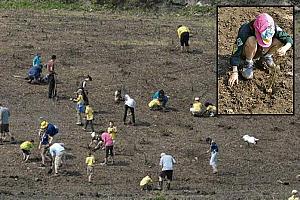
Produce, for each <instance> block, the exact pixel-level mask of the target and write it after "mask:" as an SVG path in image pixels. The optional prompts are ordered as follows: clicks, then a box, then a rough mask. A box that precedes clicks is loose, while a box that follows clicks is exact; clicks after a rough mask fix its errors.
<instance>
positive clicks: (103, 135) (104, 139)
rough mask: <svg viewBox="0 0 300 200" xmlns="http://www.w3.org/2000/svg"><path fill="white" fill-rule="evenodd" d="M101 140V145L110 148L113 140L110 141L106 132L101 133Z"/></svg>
mask: <svg viewBox="0 0 300 200" xmlns="http://www.w3.org/2000/svg"><path fill="white" fill-rule="evenodd" d="M101 138H102V140H103V143H104V145H105V146H112V145H113V140H112V137H111V135H110V134H109V133H107V132H104V133H102V135H101Z"/></svg>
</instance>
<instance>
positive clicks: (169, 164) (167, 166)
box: [160, 155, 176, 171]
mask: <svg viewBox="0 0 300 200" xmlns="http://www.w3.org/2000/svg"><path fill="white" fill-rule="evenodd" d="M175 163H176V161H175V159H174V158H173V157H172V156H171V155H163V156H162V157H161V159H160V165H161V166H162V170H163V171H165V170H173V164H175Z"/></svg>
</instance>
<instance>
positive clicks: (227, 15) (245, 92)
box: [218, 7, 294, 114]
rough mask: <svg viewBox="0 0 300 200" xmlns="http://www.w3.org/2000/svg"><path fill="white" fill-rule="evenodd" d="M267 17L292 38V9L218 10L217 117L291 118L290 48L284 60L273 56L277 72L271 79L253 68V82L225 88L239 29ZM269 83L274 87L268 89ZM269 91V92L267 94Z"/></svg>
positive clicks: (226, 8) (249, 81)
mask: <svg viewBox="0 0 300 200" xmlns="http://www.w3.org/2000/svg"><path fill="white" fill-rule="evenodd" d="M263 12H266V13H268V14H270V15H271V16H272V17H273V18H274V21H275V23H277V24H278V25H279V26H280V27H281V28H282V29H283V30H284V31H286V32H287V33H289V34H290V35H291V36H293V30H294V27H293V8H292V7H220V8H219V10H218V94H219V95H218V112H219V113H220V114H227V113H230V114H293V112H294V109H293V104H294V99H293V93H294V89H293V88H294V85H293V79H294V77H293V55H294V52H293V48H291V49H290V50H289V51H288V52H287V54H286V56H284V57H279V56H276V55H274V61H275V63H276V64H277V65H279V66H280V68H281V70H280V72H279V74H278V76H277V78H275V80H274V79H272V76H271V73H269V70H268V69H267V68H265V67H262V66H259V65H258V64H256V65H255V70H254V78H253V80H248V81H247V80H243V79H241V74H240V80H239V84H238V85H235V86H233V87H230V86H229V85H228V78H229V74H228V72H229V71H231V69H230V68H229V66H230V62H229V59H230V55H231V52H232V49H233V45H234V42H235V40H236V37H237V33H238V30H239V28H240V26H241V25H242V24H243V23H245V22H247V21H251V20H253V19H255V16H257V15H258V14H260V13H263ZM272 83H274V84H273V85H272ZM269 88H271V89H272V90H271V91H272V92H271V93H270V92H267V91H268V89H269Z"/></svg>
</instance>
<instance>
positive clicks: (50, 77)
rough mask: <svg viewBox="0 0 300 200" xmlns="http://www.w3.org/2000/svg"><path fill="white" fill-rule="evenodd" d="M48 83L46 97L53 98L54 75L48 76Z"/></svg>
mask: <svg viewBox="0 0 300 200" xmlns="http://www.w3.org/2000/svg"><path fill="white" fill-rule="evenodd" d="M48 81H49V92H48V97H49V98H52V97H55V95H56V94H55V78H54V74H49V76H48Z"/></svg>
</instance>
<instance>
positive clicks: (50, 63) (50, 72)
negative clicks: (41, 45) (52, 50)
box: [47, 59, 55, 74]
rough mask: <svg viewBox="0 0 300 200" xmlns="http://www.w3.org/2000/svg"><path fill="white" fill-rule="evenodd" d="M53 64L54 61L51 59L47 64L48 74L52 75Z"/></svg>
mask: <svg viewBox="0 0 300 200" xmlns="http://www.w3.org/2000/svg"><path fill="white" fill-rule="evenodd" d="M54 63H55V61H54V60H52V59H51V60H49V61H48V63H47V70H48V72H49V74H52V73H54Z"/></svg>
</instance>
